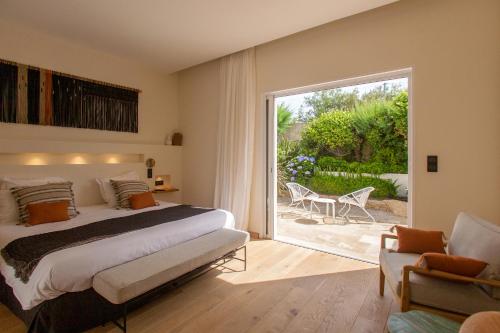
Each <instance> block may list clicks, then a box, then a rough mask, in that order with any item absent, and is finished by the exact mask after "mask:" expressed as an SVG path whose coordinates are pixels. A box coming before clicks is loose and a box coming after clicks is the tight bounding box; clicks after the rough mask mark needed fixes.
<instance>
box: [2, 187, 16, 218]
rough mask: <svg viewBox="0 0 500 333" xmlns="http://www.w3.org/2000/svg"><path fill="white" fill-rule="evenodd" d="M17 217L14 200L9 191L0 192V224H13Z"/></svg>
mask: <svg viewBox="0 0 500 333" xmlns="http://www.w3.org/2000/svg"><path fill="white" fill-rule="evenodd" d="M18 216H19V212H18V210H17V203H16V199H14V196H13V195H12V193H10V190H0V224H8V223H12V224H15V223H17V222H18V220H19V218H18Z"/></svg>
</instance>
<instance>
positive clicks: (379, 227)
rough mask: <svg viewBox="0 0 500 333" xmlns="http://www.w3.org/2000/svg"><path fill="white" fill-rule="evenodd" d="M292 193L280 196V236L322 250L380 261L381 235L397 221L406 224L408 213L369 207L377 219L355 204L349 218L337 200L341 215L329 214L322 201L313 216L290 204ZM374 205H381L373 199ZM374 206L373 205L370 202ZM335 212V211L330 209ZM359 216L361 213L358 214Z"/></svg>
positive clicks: (278, 236)
mask: <svg viewBox="0 0 500 333" xmlns="http://www.w3.org/2000/svg"><path fill="white" fill-rule="evenodd" d="M289 203H290V200H289V198H288V197H279V198H278V207H277V230H276V239H277V240H281V241H284V242H288V243H293V244H297V245H300V246H304V247H310V248H314V249H317V250H320V251H325V252H331V253H335V254H338V255H342V256H346V257H351V258H356V259H361V260H364V261H368V262H373V263H378V255H379V248H380V235H381V234H383V233H388V232H389V229H390V228H391V227H392V226H393V225H395V224H400V225H406V224H407V222H406V217H404V216H398V215H395V214H393V213H391V212H388V211H386V210H382V209H374V208H368V209H367V210H368V211H369V212H370V214H372V215H373V217H374V218H375V221H376V222H371V221H370V220H369V219H368V218H367V217H365V214H364V213H363V212H362V211H361V210H359V209H357V208H356V207H353V208H352V210H351V213H350V218H349V220H346V219H344V218H341V217H339V216H338V212H339V210H340V208H341V207H342V205H340V204H338V203H336V204H335V208H336V212H337V216H336V217H335V218H332V217H331V216H326V215H325V205H323V204H319V205H318V206H319V208H320V209H321V211H320V212H317V211H314V210H313V214H312V218H311V216H310V214H309V211H308V209H309V205H308V203H307V204H306V208H307V210H304V209H303V208H302V207H301V206H300V207H290V206H289ZM371 206H374V207H376V206H380V204H377V202H376V201H375V202H372V204H371ZM368 207H370V205H368ZM330 214H331V212H330ZM355 216H359V217H355Z"/></svg>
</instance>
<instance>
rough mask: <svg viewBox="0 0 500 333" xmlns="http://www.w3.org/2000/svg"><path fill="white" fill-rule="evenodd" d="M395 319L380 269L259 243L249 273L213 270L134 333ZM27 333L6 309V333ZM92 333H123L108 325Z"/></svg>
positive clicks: (148, 313)
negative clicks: (381, 292) (380, 289)
mask: <svg viewBox="0 0 500 333" xmlns="http://www.w3.org/2000/svg"><path fill="white" fill-rule="evenodd" d="M228 266H229V267H230V268H232V269H234V270H241V268H242V264H241V263H240V262H236V261H234V262H231V263H230V264H228ZM386 289H388V288H386ZM393 311H397V306H395V304H394V301H393V298H392V295H391V293H390V291H387V292H386V295H385V297H380V296H379V295H378V266H375V265H372V264H368V263H364V262H360V261H356V260H352V259H347V258H343V257H338V256H334V255H331V254H327V253H323V252H318V251H313V250H309V249H305V248H301V247H297V246H293V245H289V244H285V243H280V242H275V241H270V240H259V241H252V242H250V243H249V244H248V266H247V271H245V272H241V271H238V272H232V271H231V270H229V269H223V270H213V271H211V272H209V273H207V274H205V275H204V276H202V277H200V278H198V279H196V280H194V281H192V282H190V283H188V284H187V285H185V286H183V287H181V288H179V289H177V290H175V291H172V292H170V293H168V294H166V295H164V296H162V297H160V298H158V299H157V300H155V301H154V302H152V303H150V304H148V305H146V306H144V307H142V308H140V309H138V310H136V311H134V312H132V313H131V314H130V316H129V332H130V333H135V332H137V333H155V332H162V333H163V332H177V333H187V332H231V333H235V332H252V333H256V332H339V333H344V332H364V333H371V332H373V333H376V332H384V331H385V323H386V321H387V317H388V315H389V313H391V312H393ZM25 330H26V328H25V326H24V325H23V323H22V322H21V321H20V320H19V319H17V318H16V317H15V316H14V315H13V314H11V313H10V311H9V310H8V309H7V308H5V307H4V306H3V305H0V332H5V333H20V332H25ZM90 332H93V333H119V332H120V330H119V329H118V328H116V327H115V326H114V325H113V324H111V323H108V324H106V325H105V326H104V327H98V328H95V329H93V330H92V331H90Z"/></svg>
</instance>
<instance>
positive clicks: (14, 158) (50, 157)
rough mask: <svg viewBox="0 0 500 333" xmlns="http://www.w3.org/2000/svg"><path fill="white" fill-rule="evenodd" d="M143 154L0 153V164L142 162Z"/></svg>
mask: <svg viewBox="0 0 500 333" xmlns="http://www.w3.org/2000/svg"><path fill="white" fill-rule="evenodd" d="M143 162H144V155H143V154H114V153H109V154H108V153H102V154H99V153H0V165H65V164H70V165H71V164H73V165H77V164H121V163H143Z"/></svg>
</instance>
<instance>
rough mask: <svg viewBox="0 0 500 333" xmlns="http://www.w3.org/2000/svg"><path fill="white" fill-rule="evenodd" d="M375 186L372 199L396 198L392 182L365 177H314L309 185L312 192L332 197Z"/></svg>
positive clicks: (395, 188) (394, 186)
mask: <svg viewBox="0 0 500 333" xmlns="http://www.w3.org/2000/svg"><path fill="white" fill-rule="evenodd" d="M369 186H373V187H375V191H373V192H372V193H371V194H370V197H372V198H395V197H396V195H397V186H396V185H395V184H394V183H393V182H392V181H390V180H385V179H380V178H377V177H365V176H359V175H358V176H330V175H314V176H313V177H312V178H311V180H310V183H309V187H310V189H311V190H313V191H315V192H318V193H321V194H330V195H344V194H348V193H351V192H354V191H357V190H360V189H362V188H364V187H369Z"/></svg>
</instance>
